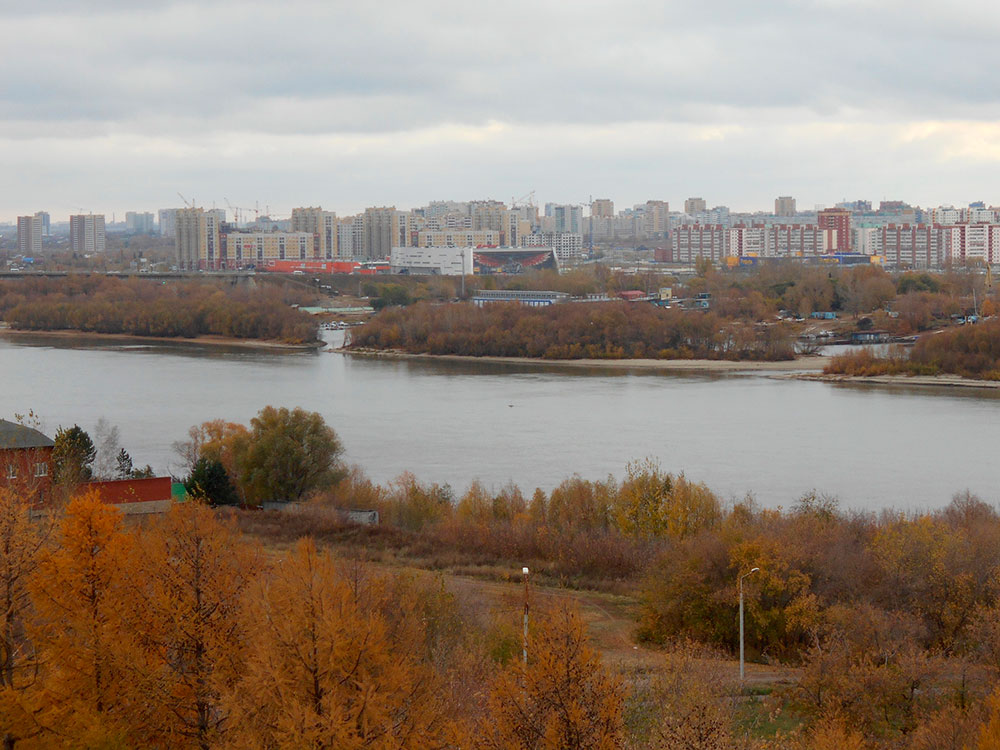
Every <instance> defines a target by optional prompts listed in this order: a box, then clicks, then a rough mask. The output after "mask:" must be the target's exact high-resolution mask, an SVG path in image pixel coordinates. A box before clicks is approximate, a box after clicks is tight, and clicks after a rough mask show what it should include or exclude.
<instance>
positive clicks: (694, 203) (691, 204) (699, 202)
mask: <svg viewBox="0 0 1000 750" xmlns="http://www.w3.org/2000/svg"><path fill="white" fill-rule="evenodd" d="M707 210H708V203H706V202H705V199H704V198H688V199H687V200H686V201H684V213H686V214H688V215H689V216H690V215H691V214H700V213H704V212H705V211H707Z"/></svg>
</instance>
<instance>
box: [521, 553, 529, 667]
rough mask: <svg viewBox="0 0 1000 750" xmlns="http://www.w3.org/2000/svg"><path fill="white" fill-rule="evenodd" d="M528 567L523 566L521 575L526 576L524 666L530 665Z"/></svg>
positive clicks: (522, 651) (522, 653)
mask: <svg viewBox="0 0 1000 750" xmlns="http://www.w3.org/2000/svg"><path fill="white" fill-rule="evenodd" d="M529 574H530V573H529V571H528V568H527V567H524V568H521V575H523V576H524V640H523V641H522V648H521V656H522V658H523V659H524V666H525V667H527V666H528V576H529Z"/></svg>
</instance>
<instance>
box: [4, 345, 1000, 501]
mask: <svg viewBox="0 0 1000 750" xmlns="http://www.w3.org/2000/svg"><path fill="white" fill-rule="evenodd" d="M0 377H2V383H3V387H2V389H0V416H3V417H4V418H7V419H12V418H13V416H12V415H13V414H14V413H15V412H18V413H23V412H26V411H27V410H28V409H33V410H34V411H35V412H36V413H37V414H38V416H39V418H40V419H41V421H42V429H43V431H45V432H46V433H47V434H49V435H53V434H54V433H55V430H56V428H57V427H58V426H60V425H63V426H71V425H73V424H79V425H80V426H81V427H83V428H85V429H87V430H91V431H92V430H93V427H94V425H95V424H96V422H97V420H98V419H99V418H101V417H104V418H105V419H106V420H107V421H109V422H110V423H112V424H115V425H117V426H118V427H119V429H120V431H121V444H122V446H123V447H125V448H126V449H127V450H128V451H129V453H131V455H132V457H133V459H134V461H135V464H136V465H145V464H147V463H149V464H152V466H153V467H154V468H155V469H156V470H158V471H161V472H162V471H170V470H172V471H174V472H177V471H179V465H178V464H179V462H178V459H177V457H176V456H175V455H174V453H173V451H172V447H171V446H172V444H173V443H174V441H178V440H183V439H184V438H185V437H186V434H187V430H188V428H189V427H190V426H191V425H194V424H197V423H200V422H203V421H205V420H209V419H215V418H222V419H226V420H229V421H234V422H242V423H247V422H248V421H249V420H250V418H251V417H252V416H254V414H256V413H257V411H258V410H259V409H260V408H261V407H263V406H264V405H266V404H273V405H275V406H288V407H293V406H301V407H303V408H306V409H309V410H312V411H318V412H320V413H321V414H322V415H323V416H324V417H325V418H326V420H327V422H328V423H329V424H330V425H331V426H333V427H334V428H335V429H336V430H337V432H338V434H339V435H340V437H341V440H342V441H343V443H344V446H345V448H346V458H347V460H348V461H350V462H356V463H358V464H360V465H361V466H362V467H363V468H364V470H365V471H366V472H367V473H368V474H369V476H371V477H372V478H373V479H375V480H377V481H380V482H384V481H389V480H391V479H392V478H394V477H396V476H398V475H399V474H400V473H401V472H403V471H412V472H413V473H414V474H415V475H416V476H417V477H418V478H419V479H420V480H422V481H428V482H438V483H448V484H450V485H451V486H452V487H453V488H454V489H455V490H456V491H461V490H463V489H464V488H465V487H467V486H468V484H469V483H470V482H471V481H472V480H473V479H476V478H478V479H480V480H481V481H482V482H483V483H484V484H486V485H487V486H489V487H499V486H501V485H502V484H504V483H506V482H508V481H513V482H515V483H517V484H518V485H520V486H521V488H522V489H523V490H524V491H525V493H526V494H530V493H531V491H532V490H533V489H534V488H535V487H542V488H544V489H546V490H548V489H551V488H552V487H554V486H555V485H556V484H558V483H559V482H560V481H562V480H563V479H565V478H566V477H569V476H571V475H572V474H574V473H578V474H580V475H581V476H583V477H585V478H588V479H598V478H603V477H605V476H607V475H608V474H614V475H615V476H618V477H621V476H622V475H623V474H624V470H625V466H626V464H627V463H628V462H629V461H630V460H633V459H641V458H644V457H647V456H648V457H652V458H654V459H657V460H658V461H659V462H660V464H661V465H662V466H663V468H665V469H667V470H669V471H673V472H681V471H683V472H685V473H686V474H687V476H688V477H689V478H691V479H695V480H698V481H704V482H706V483H707V484H708V485H709V486H710V487H711V488H712V489H714V490H715V491H716V492H718V493H719V494H720V495H721V496H722V497H724V498H726V499H730V498H737V497H742V496H744V495H745V494H746V493H747V492H752V493H753V494H754V495H755V497H756V498H757V500H758V501H759V502H761V503H762V504H764V505H766V506H770V507H776V506H785V507H787V506H789V505H791V504H792V503H794V502H795V500H796V499H797V498H798V497H800V496H801V495H802V494H803V493H804V492H807V491H809V490H811V489H816V490H818V491H820V492H825V493H828V494H831V495H835V496H837V497H838V498H839V499H840V502H841V506H842V507H845V508H854V509H872V510H874V509H880V508H885V507H893V508H899V509H906V510H919V509H926V508H937V507H941V506H943V505H945V504H947V502H948V501H949V499H950V498H951V496H952V495H953V494H954V493H956V492H959V491H963V490H965V489H969V490H971V491H972V492H974V493H976V494H978V495H979V496H980V497H982V498H983V499H985V500H987V501H989V502H991V503H996V502H997V501H998V499H1000V493H998V490H997V482H996V470H995V468H994V467H995V453H996V450H997V446H998V445H1000V394H997V393H996V391H992V390H990V391H987V390H982V391H980V390H967V389H948V388H917V387H914V388H907V387H891V388H886V387H875V386H870V387H866V386H857V385H833V384H829V383H822V382H808V381H798V380H788V379H778V378H774V377H770V376H768V375H766V374H757V375H726V376H708V375H664V374H656V373H650V372H642V371H629V370H607V369H603V368H602V369H594V370H589V369H588V370H579V369H563V368H559V367H556V366H541V365H529V364H500V363H484V362H451V361H427V360H395V359H377V358H363V357H351V356H347V355H343V354H340V353H335V352H331V351H323V352H308V353H306V352H297V353H287V352H276V351H257V350H246V349H237V348H225V347H214V346H199V345H195V344H186V343H177V344H175V343H163V344H159V343H156V344H152V345H150V344H134V343H133V344H128V343H121V342H117V341H116V342H113V343H108V342H107V341H100V340H95V339H85V338H74V339H52V338H43V337H38V338H35V337H19V338H17V339H0Z"/></svg>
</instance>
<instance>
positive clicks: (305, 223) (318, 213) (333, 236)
mask: <svg viewBox="0 0 1000 750" xmlns="http://www.w3.org/2000/svg"><path fill="white" fill-rule="evenodd" d="M291 230H292V232H308V233H310V234H312V235H314V237H315V246H316V251H317V252H318V253H319V256H320V258H322V259H323V260H333V259H335V258H339V257H340V253H339V252H338V247H337V245H338V243H337V239H338V238H337V214H336V213H334V212H333V211H324V210H323V209H322V208H321V207H319V206H309V207H308V208H293V209H292V221H291ZM348 257H350V254H348Z"/></svg>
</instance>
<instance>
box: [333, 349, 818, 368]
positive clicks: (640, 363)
mask: <svg viewBox="0 0 1000 750" xmlns="http://www.w3.org/2000/svg"><path fill="white" fill-rule="evenodd" d="M332 351H334V352H338V353H340V354H348V355H351V356H357V357H381V358H387V359H418V360H420V359H423V360H434V361H440V360H444V361H450V362H498V363H502V364H517V365H524V364H530V365H543V366H546V367H552V366H555V367H579V368H588V369H590V368H595V367H600V368H606V369H618V370H657V371H661V372H701V373H729V372H731V373H739V372H789V371H797V372H808V371H812V372H816V373H819V372H821V371H822V369H823V366H824V365H825V364H826V362H827V361H828V359H829V358H828V357H821V356H812V357H800V358H799V359H795V360H788V361H784V362H736V361H732V360H722V359H541V358H538V357H467V356H463V355H458V354H411V353H409V352H400V351H394V350H390V351H373V350H367V349H343V348H341V349H333V350H332Z"/></svg>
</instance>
